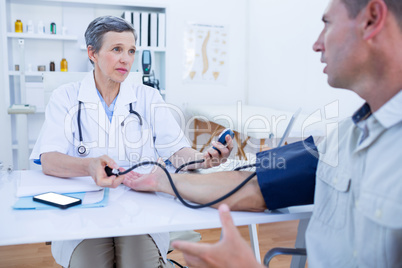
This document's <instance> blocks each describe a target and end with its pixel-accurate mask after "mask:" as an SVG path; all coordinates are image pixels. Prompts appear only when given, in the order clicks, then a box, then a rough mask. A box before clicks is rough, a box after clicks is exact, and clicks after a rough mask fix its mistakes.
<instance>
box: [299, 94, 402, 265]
mask: <svg viewBox="0 0 402 268" xmlns="http://www.w3.org/2000/svg"><path fill="white" fill-rule="evenodd" d="M318 150H319V152H320V161H319V163H318V167H317V178H316V191H315V197H314V199H315V200H314V203H315V206H314V211H313V216H312V218H311V220H310V223H309V226H308V229H307V233H306V242H307V253H308V261H309V267H381V268H385V267H402V91H400V92H399V93H398V94H397V95H395V96H394V97H393V98H392V99H391V100H390V101H388V102H387V103H386V104H385V105H383V106H382V107H381V108H380V109H379V110H378V111H377V112H375V113H373V114H371V112H370V109H369V106H368V105H367V104H365V105H364V106H363V107H362V108H361V109H360V110H358V111H357V112H356V113H355V115H354V116H353V117H352V118H349V119H346V120H344V121H343V122H341V123H340V124H339V128H338V130H337V131H334V132H332V133H331V134H330V135H329V136H328V138H327V139H326V140H325V141H323V142H322V143H321V144H320V146H319V147H318Z"/></svg>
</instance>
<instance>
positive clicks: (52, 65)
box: [49, 61, 56, 72]
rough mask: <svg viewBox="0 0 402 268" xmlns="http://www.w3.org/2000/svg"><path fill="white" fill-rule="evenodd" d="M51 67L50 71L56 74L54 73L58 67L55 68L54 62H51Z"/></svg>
mask: <svg viewBox="0 0 402 268" xmlns="http://www.w3.org/2000/svg"><path fill="white" fill-rule="evenodd" d="M49 67H50V68H49V70H50V71H51V72H54V71H55V69H56V66H55V64H54V61H51V62H50V66H49Z"/></svg>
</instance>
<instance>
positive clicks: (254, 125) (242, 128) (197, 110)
mask: <svg viewBox="0 0 402 268" xmlns="http://www.w3.org/2000/svg"><path fill="white" fill-rule="evenodd" d="M296 110H297V108H295V110H294V111H282V110H277V109H272V108H267V107H261V106H252V105H241V106H238V105H190V106H189V107H187V108H186V114H187V115H188V116H190V117H196V118H198V119H201V120H204V121H205V120H208V121H211V122H214V123H217V124H219V125H222V126H224V127H226V128H231V129H232V130H235V131H237V132H239V133H242V134H245V135H247V136H250V137H252V138H256V139H269V138H282V135H283V134H284V132H285V129H286V127H287V125H288V124H289V122H290V119H291V118H292V115H293V114H294V112H296ZM322 121H323V120H321V119H320V118H319V117H317V116H316V115H308V114H303V111H302V113H301V114H300V115H299V117H298V118H297V120H296V121H295V123H294V125H293V128H292V131H291V132H290V134H289V137H290V138H294V137H296V138H300V137H304V138H307V137H308V136H310V135H312V136H324V134H325V131H326V130H325V126H324V124H323V123H322Z"/></svg>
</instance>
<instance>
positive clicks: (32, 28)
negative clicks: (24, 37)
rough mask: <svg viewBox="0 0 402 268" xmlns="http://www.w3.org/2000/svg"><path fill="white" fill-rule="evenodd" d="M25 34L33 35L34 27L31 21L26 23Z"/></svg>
mask: <svg viewBox="0 0 402 268" xmlns="http://www.w3.org/2000/svg"><path fill="white" fill-rule="evenodd" d="M27 33H30V34H33V33H34V25H33V22H32V20H29V21H28V24H27Z"/></svg>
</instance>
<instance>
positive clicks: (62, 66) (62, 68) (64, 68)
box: [60, 58, 68, 72]
mask: <svg viewBox="0 0 402 268" xmlns="http://www.w3.org/2000/svg"><path fill="white" fill-rule="evenodd" d="M67 71H68V66H67V60H66V59H65V58H63V59H62V60H61V62H60V72H67Z"/></svg>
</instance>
